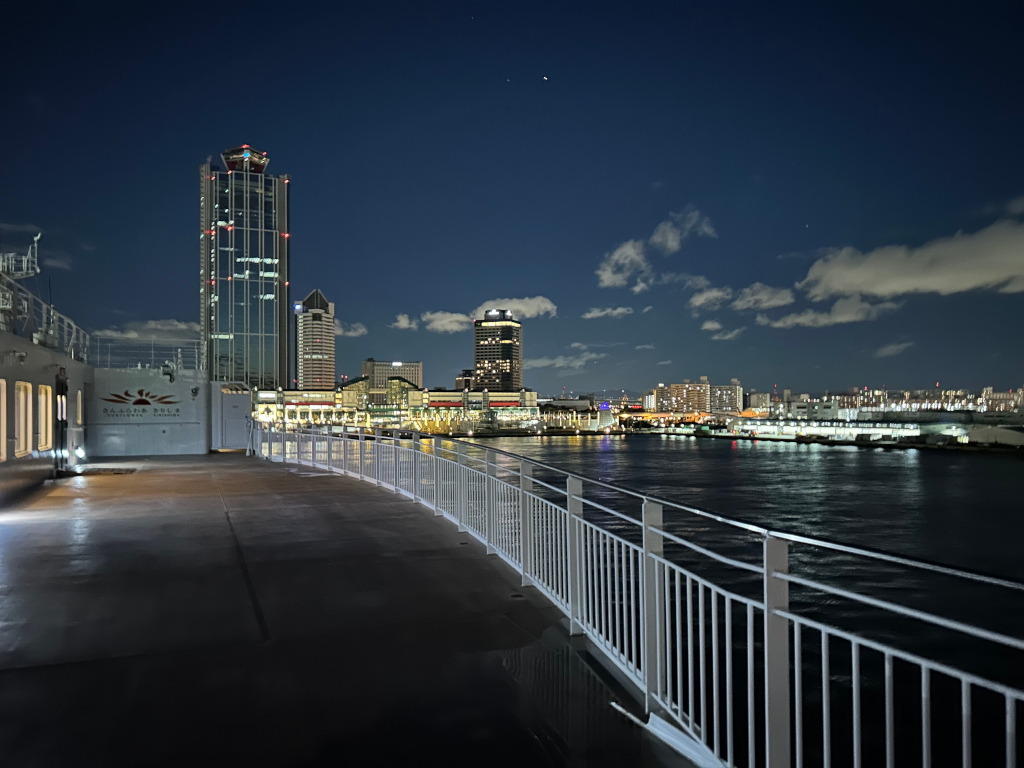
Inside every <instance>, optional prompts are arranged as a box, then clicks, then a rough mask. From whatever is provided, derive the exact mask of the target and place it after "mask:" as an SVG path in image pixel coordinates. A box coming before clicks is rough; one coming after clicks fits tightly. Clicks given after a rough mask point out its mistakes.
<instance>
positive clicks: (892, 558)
mask: <svg viewBox="0 0 1024 768" xmlns="http://www.w3.org/2000/svg"><path fill="white" fill-rule="evenodd" d="M768 533H769V535H771V536H774V537H775V538H777V539H785V540H786V541H792V542H793V543H795V544H809V545H811V546H815V547H821V548H822V549H831V550H833V551H836V552H845V553H846V554H848V555H857V556H859V557H867V558H871V559H874V560H884V561H886V562H890V563H895V564H897V565H906V566H909V567H912V568H919V569H921V570H924V571H932V572H934V573H942V574H945V575H946V576H957V577H960V578H964V579H970V580H971V581H980V582H984V583H986V584H992V585H993V586H997V587H1005V588H1007V589H1016V590H1020V591H1024V583H1021V582H1018V581H1013V580H1012V579H1004V578H1002V577H1000V576H991V575H989V574H987V573H982V572H980V571H968V570H965V569H963V568H953V567H952V566H949V565H942V564H941V563H933V562H930V561H928V560H915V559H913V558H910V557H903V556H902V555H894V554H891V553H889V552H883V551H882V550H877V549H865V548H863V547H853V546H850V545H849V544H840V543H839V542H836V541H829V540H828V539H814V538H811V537H809V536H801V535H800V534H798V533H786V532H784V531H769V532H768Z"/></svg>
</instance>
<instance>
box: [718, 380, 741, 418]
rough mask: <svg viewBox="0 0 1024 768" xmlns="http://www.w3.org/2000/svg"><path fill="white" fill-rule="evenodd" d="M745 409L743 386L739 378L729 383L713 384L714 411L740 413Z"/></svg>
mask: <svg viewBox="0 0 1024 768" xmlns="http://www.w3.org/2000/svg"><path fill="white" fill-rule="evenodd" d="M742 410H743V387H742V386H740V382H739V379H732V380H731V382H730V383H729V384H713V385H712V386H711V412H712V413H739V412H740V411H742Z"/></svg>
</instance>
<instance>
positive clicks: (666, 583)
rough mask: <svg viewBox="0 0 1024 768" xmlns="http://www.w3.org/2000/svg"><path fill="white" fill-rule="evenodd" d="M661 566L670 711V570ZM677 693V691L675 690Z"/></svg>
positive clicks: (666, 695)
mask: <svg viewBox="0 0 1024 768" xmlns="http://www.w3.org/2000/svg"><path fill="white" fill-rule="evenodd" d="M659 565H660V566H661V574H662V578H661V579H660V583H661V594H662V595H664V598H663V599H664V603H665V605H664V608H663V609H662V616H663V617H664V622H665V626H664V629H665V706H667V707H668V710H669V711H670V712H671V711H672V699H673V696H672V689H673V687H674V686H675V682H676V681H675V680H674V679H673V677H672V664H673V662H674V661H675V659H673V658H672V592H671V589H670V588H671V584H672V570H671V569H670V568H669V567H668V566H667V565H665V564H663V563H659ZM677 693H678V691H677Z"/></svg>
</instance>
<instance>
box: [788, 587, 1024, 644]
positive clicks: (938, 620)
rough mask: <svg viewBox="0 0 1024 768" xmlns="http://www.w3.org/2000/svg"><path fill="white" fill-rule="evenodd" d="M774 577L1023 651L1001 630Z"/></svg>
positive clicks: (1018, 641) (843, 591) (835, 589)
mask: <svg viewBox="0 0 1024 768" xmlns="http://www.w3.org/2000/svg"><path fill="white" fill-rule="evenodd" d="M772 575H773V576H774V577H775V578H777V579H781V580H782V581H788V582H789V583H791V584H799V585H800V586H802V587H809V588H811V589H817V590H819V591H821V592H826V593H828V594H830V595H836V596H837V597H845V598H846V599H847V600H853V601H855V602H858V603H863V604H864V605H870V606H872V607H874V608H881V609H883V610H886V611H892V612H893V613H898V614H900V615H901V616H906V617H908V618H911V619H917V620H918V621H923V622H925V623H927V624H931V625H932V626H935V627H941V628H943V629H949V630H952V631H954V632H962V633H963V634H966V635H971V636H972V637H977V638H979V639H981V640H988V641H989V642H992V643H998V644H999V645H1005V646H1006V647H1008V648H1013V649H1015V650H1018V651H1024V640H1020V639H1018V638H1016V637H1011V636H1010V635H1004V634H1002V633H1001V632H993V631H992V630H990V629H980V628H978V627H972V626H971V625H970V624H964V623H963V622H962V621H954V620H953V619H944V618H942V617H941V616H936V615H935V614H934V613H928V612H927V611H919V610H917V609H916V608H908V607H906V606H905V605H900V604H899V603H891V602H889V601H888V600H880V599H878V598H877V597H868V596H867V595H859V594H857V593H856V592H851V591H849V590H847V589H841V588H840V587H832V586H829V585H828V584H822V583H821V582H819V581H814V580H812V579H805V578H803V577H802V576H794V575H793V574H791V573H778V572H776V573H773V574H772Z"/></svg>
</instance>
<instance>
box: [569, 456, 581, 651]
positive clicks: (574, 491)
mask: <svg viewBox="0 0 1024 768" xmlns="http://www.w3.org/2000/svg"><path fill="white" fill-rule="evenodd" d="M565 506H566V511H567V512H568V513H569V514H568V515H567V516H566V521H565V522H566V532H567V534H568V536H567V538H568V544H569V634H570V635H582V634H583V625H582V624H581V623H580V617H581V614H582V612H583V558H582V557H580V555H581V554H582V553H581V552H580V548H581V547H582V539H581V538H580V531H579V528H580V526H579V525H578V523H577V521H578V520H582V519H583V481H582V480H581V479H580V478H578V477H573V476H572V475H570V476H569V477H567V478H566V480H565Z"/></svg>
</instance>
